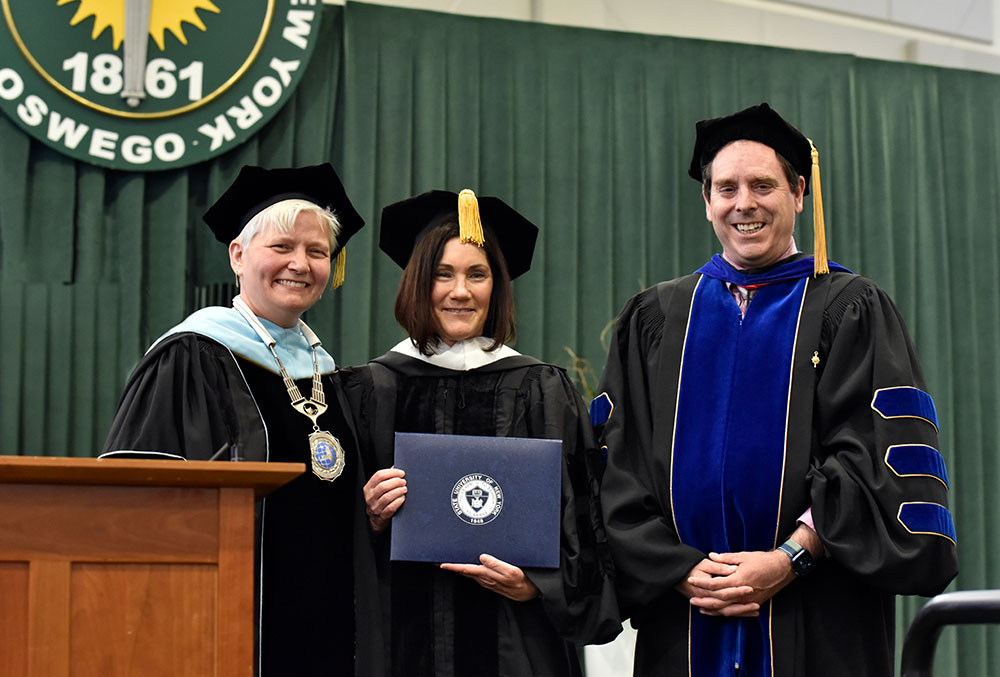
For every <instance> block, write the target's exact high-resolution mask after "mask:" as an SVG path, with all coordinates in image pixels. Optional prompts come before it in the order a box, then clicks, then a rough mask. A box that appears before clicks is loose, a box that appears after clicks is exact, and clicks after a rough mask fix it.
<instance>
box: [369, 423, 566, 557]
mask: <svg viewBox="0 0 1000 677" xmlns="http://www.w3.org/2000/svg"><path fill="white" fill-rule="evenodd" d="M394 465H395V467H397V468H401V469H402V470H403V471H404V472H405V473H406V487H407V492H406V500H405V501H404V502H403V505H402V506H401V507H400V509H399V511H398V512H397V513H396V514H395V515H394V516H393V518H392V536H391V541H390V545H389V556H390V559H393V560H405V561H416V562H453V563H456V564H479V556H480V555H481V554H483V553H489V554H490V555H493V556H494V557H497V558H499V559H501V560H503V561H505V562H508V563H509V564H514V565H516V566H521V567H524V566H532V567H550V568H556V567H558V566H559V520H560V505H561V502H562V491H561V487H562V442H561V441H560V440H541V439H527V438H522V437H475V436H470V435H432V434H425V433H396V449H395V462H394Z"/></svg>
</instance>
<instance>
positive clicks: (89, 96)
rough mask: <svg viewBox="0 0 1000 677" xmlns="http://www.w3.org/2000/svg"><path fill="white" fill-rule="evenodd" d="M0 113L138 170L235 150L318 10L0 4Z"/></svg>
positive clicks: (266, 106)
mask: <svg viewBox="0 0 1000 677" xmlns="http://www.w3.org/2000/svg"><path fill="white" fill-rule="evenodd" d="M0 5H2V8H3V21H2V23H0V110H3V111H4V113H6V114H7V115H8V116H9V117H10V118H11V120H13V121H14V122H15V123H16V124H17V125H18V126H20V127H21V128H22V129H23V130H24V131H26V132H27V133H28V134H30V135H31V136H33V137H34V138H36V139H38V140H39V141H41V142H42V143H44V144H46V145H48V146H50V147H52V148H54V149H56V150H57V151H59V152H61V153H64V154H66V155H69V156H71V157H73V158H76V159H78V160H83V161H85V162H90V163H93V164H96V165H101V166H104V167H110V168H112V169H124V170H131V171H145V170H158V169H170V168H176V167H183V166H186V165H190V164H194V163H196V162H201V161H204V160H207V159H209V158H211V157H214V156H215V155H218V154H220V153H223V152H225V151H227V150H229V149H231V148H233V147H235V146H237V145H239V144H240V143H242V142H244V141H246V140H247V139H248V138H250V137H251V136H252V135H253V134H255V133H256V132H257V131H259V130H260V128H261V127H262V126H263V125H264V124H265V123H266V122H267V121H268V120H269V119H270V118H271V117H273V116H274V114H275V113H276V112H277V111H278V110H279V109H280V108H281V106H282V105H283V104H284V103H285V102H286V101H287V100H288V97H289V96H290V95H291V93H292V91H293V90H294V89H295V86H296V85H297V84H298V82H299V80H300V78H301V76H302V73H303V72H304V71H305V67H306V64H307V63H308V62H309V57H310V56H311V55H312V51H313V47H314V45H315V43H316V42H317V39H318V38H317V34H318V32H319V24H320V16H321V13H322V4H321V1H320V0H0Z"/></svg>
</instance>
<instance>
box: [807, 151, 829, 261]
mask: <svg viewBox="0 0 1000 677" xmlns="http://www.w3.org/2000/svg"><path fill="white" fill-rule="evenodd" d="M807 141H809V148H810V149H811V151H810V153H811V155H812V194H813V277H816V276H817V275H826V274H828V273H829V272H830V266H829V265H828V262H827V258H826V222H825V221H824V220H823V191H822V189H821V188H820V184H819V151H818V150H816V146H814V145H813V142H812V139H807Z"/></svg>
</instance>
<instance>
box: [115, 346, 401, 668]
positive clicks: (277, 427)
mask: <svg viewBox="0 0 1000 677" xmlns="http://www.w3.org/2000/svg"><path fill="white" fill-rule="evenodd" d="M296 383H297V384H298V386H299V388H300V390H301V392H302V393H304V394H306V395H308V394H309V393H310V392H311V388H312V379H311V378H310V379H300V380H299V381H297V382H296ZM323 385H324V392H325V395H326V401H327V403H328V405H329V409H328V410H327V412H326V413H325V414H323V415H322V416H321V417H320V419H319V424H320V426H321V428H323V429H324V430H329V431H330V432H331V433H333V435H334V436H335V437H337V438H338V439H339V440H340V442H341V444H342V445H343V447H344V450H345V453H346V466H345V470H344V473H343V474H342V475H341V477H339V478H338V479H337V480H335V481H333V482H327V481H323V480H320V479H319V478H317V477H316V476H315V475H313V474H312V472H311V471H310V470H309V467H310V455H309V444H308V436H309V433H310V432H312V423H311V422H310V421H309V419H307V418H306V417H305V416H303V415H302V414H300V413H298V412H297V411H295V410H293V409H292V407H291V405H290V402H289V398H288V393H287V391H286V390H285V387H284V385H283V383H282V379H281V376H280V375H278V374H276V373H274V372H272V371H270V370H268V369H265V368H263V367H261V366H260V365H258V364H255V363H253V362H251V361H249V360H246V359H244V358H242V357H239V356H234V355H233V353H231V352H230V351H229V350H228V349H227V348H226V347H225V346H223V345H221V344H220V343H218V342H216V341H214V340H213V339H210V338H207V337H205V336H202V335H198V334H194V333H178V334H174V335H171V336H169V337H167V338H165V339H164V340H162V341H161V342H159V343H158V344H157V345H156V346H155V347H154V348H153V349H152V350H151V351H150V352H149V353H148V354H147V355H146V356H145V357H144V358H143V360H142V361H141V362H140V363H139V365H138V366H137V367H136V368H135V370H134V371H133V373H132V375H131V377H130V378H129V381H128V384H127V385H126V387H125V390H124V392H123V394H122V397H121V399H120V401H119V404H118V410H117V412H116V414H115V418H114V421H113V423H112V426H111V430H110V432H109V433H108V438H107V441H106V442H105V445H104V451H106V452H107V451H115V450H120V449H125V450H153V451H161V452H167V453H171V454H176V455H179V456H183V457H184V458H188V459H191V460H207V459H208V458H209V457H210V456H211V455H212V454H213V453H214V452H215V451H216V450H217V449H218V448H219V447H221V446H222V445H223V444H225V443H229V444H231V445H235V446H236V447H237V448H238V450H239V454H240V456H241V457H242V460H245V461H272V462H298V463H304V464H305V465H306V468H307V470H306V473H305V474H304V475H301V476H299V477H298V478H296V479H294V480H293V481H292V482H290V483H288V484H287V485H285V486H284V487H281V488H280V489H278V490H276V491H274V492H273V493H272V494H270V495H269V496H267V497H265V498H264V499H262V500H260V501H258V503H257V546H258V547H257V556H258V559H257V566H256V571H257V576H256V583H257V586H256V591H257V595H256V605H257V610H258V613H259V615H258V618H257V619H256V620H255V635H257V637H255V639H256V640H257V642H256V643H255V654H256V655H255V662H257V663H258V674H260V675H263V676H264V677H271V676H283V675H303V676H306V675H310V676H311V675H317V676H318V675H349V674H357V675H366V676H367V675H377V674H381V673H382V672H383V666H382V662H381V661H382V652H381V648H382V645H381V642H380V641H379V636H380V633H381V626H380V624H379V618H378V615H377V611H378V606H377V603H376V602H375V600H376V599H377V587H376V584H375V580H374V559H373V551H372V549H371V541H370V539H369V535H368V529H367V518H366V517H365V515H364V510H363V509H362V505H363V502H362V498H361V495H360V490H359V487H360V486H361V484H363V480H361V479H360V478H359V463H358V456H357V445H356V442H355V436H354V433H353V430H352V426H351V422H350V417H348V416H346V415H345V413H344V412H345V411H346V402H345V400H344V396H343V391H342V389H341V387H340V381H339V378H338V376H337V374H328V375H325V376H324V377H323ZM226 459H228V454H224V455H223V461H225V460H226ZM359 525H360V528H357V527H358V526H359ZM220 584H225V583H224V582H222V583H220Z"/></svg>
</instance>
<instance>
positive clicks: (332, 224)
mask: <svg viewBox="0 0 1000 677" xmlns="http://www.w3.org/2000/svg"><path fill="white" fill-rule="evenodd" d="M303 212H306V213H309V212H312V213H313V214H315V215H316V216H318V217H319V220H320V222H321V223H322V224H323V225H324V227H325V228H326V234H327V237H329V238H330V255H331V256H332V255H333V253H334V252H336V251H337V236H338V235H340V221H339V220H338V219H337V217H336V215H335V214H334V213H333V212H331V211H330V210H329V209H323V208H322V207H320V206H319V205H317V204H316V203H315V202H310V201H309V200H303V199H301V198H292V199H289V200H282V201H281V202H275V203H274V204H273V205H270V206H269V207H265V208H264V209H262V210H260V211H259V212H257V213H256V214H254V216H253V218H252V219H250V220H249V221H247V225H245V226H243V230H242V231H240V234H239V235H237V236H236V238H235V241H236V242H239V243H240V246H241V247H243V249H246V248H247V247H249V246H250V240H252V239H253V236H254V235H256V234H257V233H259V232H261V231H262V230H268V229H273V230H276V231H278V232H281V233H289V232H291V231H292V229H293V228H295V219H297V218H299V214H301V213H303Z"/></svg>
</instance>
